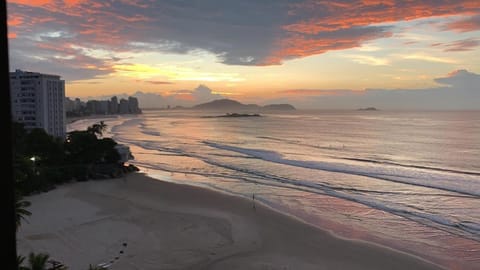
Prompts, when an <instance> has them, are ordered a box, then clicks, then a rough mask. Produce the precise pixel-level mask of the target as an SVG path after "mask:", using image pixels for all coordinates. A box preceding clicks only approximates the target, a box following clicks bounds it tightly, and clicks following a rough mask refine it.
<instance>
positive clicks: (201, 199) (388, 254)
mask: <svg viewBox="0 0 480 270" xmlns="http://www.w3.org/2000/svg"><path fill="white" fill-rule="evenodd" d="M27 199H28V200H29V201H31V203H32V206H31V207H30V208H29V210H30V211H31V212H32V213H33V214H32V216H31V217H30V218H29V219H28V222H24V223H23V225H22V227H21V228H20V230H19V232H18V236H17V238H18V240H17V249H18V253H19V254H22V255H27V254H28V252H30V251H35V252H46V253H49V254H50V256H51V258H53V259H55V260H58V261H61V262H63V263H64V264H65V265H67V266H69V269H73V270H77V269H78V270H80V269H88V265H89V264H101V263H109V264H111V269H145V270H147V269H258V270H260V269H262V270H267V269H268V270H273V269H282V270H283V269H439V268H438V267H437V266H435V265H433V264H430V263H428V262H426V261H423V260H421V259H419V258H417V257H413V256H410V255H407V254H404V253H400V252H397V251H394V250H391V249H388V248H384V247H380V246H377V245H373V244H370V243H365V242H360V241H352V240H345V239H341V238H338V237H335V236H333V235H331V234H330V233H328V232H326V231H323V230H320V229H318V228H315V227H313V226H310V225H308V224H305V223H303V222H301V221H299V220H297V219H294V218H292V217H289V216H286V215H283V214H280V213H278V212H276V211H273V210H271V209H269V208H268V207H265V206H262V205H259V204H256V205H255V207H254V204H253V201H251V200H247V199H243V198H239V197H233V196H229V195H226V194H222V193H218V192H213V191H210V190H206V189H201V188H197V187H192V186H186V185H179V184H173V183H167V182H161V181H158V180H155V179H152V178H149V177H146V176H144V175H143V174H140V173H136V174H131V175H129V176H127V177H126V178H121V179H111V180H101V181H89V182H81V183H72V184H65V185H63V186H60V187H58V188H57V189H55V190H52V191H50V192H48V193H43V194H39V195H34V196H31V197H28V198H27Z"/></svg>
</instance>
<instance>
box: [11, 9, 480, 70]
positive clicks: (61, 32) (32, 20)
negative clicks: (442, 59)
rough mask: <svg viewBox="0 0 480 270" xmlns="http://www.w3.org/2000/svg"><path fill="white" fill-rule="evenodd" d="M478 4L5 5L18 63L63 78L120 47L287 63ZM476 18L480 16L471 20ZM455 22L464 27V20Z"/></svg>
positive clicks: (111, 60)
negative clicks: (397, 24)
mask: <svg viewBox="0 0 480 270" xmlns="http://www.w3.org/2000/svg"><path fill="white" fill-rule="evenodd" d="M478 12H479V5H478V2H477V1H471V0H461V1H460V0H455V1H453V0H438V1H431V0H430V1H427V0H425V1H372V0H369V1H367V0H362V1H360V0H358V1H313V0H295V1H293V0H264V1H257V0H243V1H225V0H203V1H176V0H162V1H151V0H134V1H133V0H130V1H126V0H122V1H113V0H108V1H93V0H85V1H74V0H70V1H57V0H55V1H54V0H37V1H34V0H31V1H27V0H10V1H9V3H8V14H9V30H10V33H9V35H10V36H11V37H12V38H11V39H10V46H11V48H12V54H11V64H12V67H15V68H23V69H26V70H33V68H32V67H31V66H30V64H32V65H33V63H35V62H36V61H37V62H38V61H39V62H41V63H43V64H44V66H43V67H44V68H42V69H41V70H42V71H43V70H45V71H47V72H51V70H54V69H55V67H53V65H59V66H62V69H63V70H64V72H62V74H65V75H64V77H65V78H66V79H83V78H92V77H94V76H95V75H102V74H107V73H109V72H111V70H112V67H113V66H114V65H115V64H116V63H118V62H119V61H121V59H119V58H118V56H117V55H116V54H117V53H120V52H131V51H133V52H144V51H159V52H169V53H180V54H185V53H189V52H192V51H195V50H205V51H208V52H211V53H213V54H215V55H216V56H217V58H218V61H219V62H222V63H225V64H229V65H274V64H281V63H282V62H283V61H285V60H288V59H294V58H299V57H306V56H310V55H315V54H321V53H325V52H328V51H331V50H341V49H348V48H352V47H357V46H360V45H361V44H362V43H364V42H365V41H368V40H372V39H377V38H383V37H388V36H390V35H391V31H392V28H389V27H387V26H373V25H372V24H378V23H393V22H396V21H402V20H413V19H417V18H426V17H432V16H446V15H458V14H472V13H478ZM477 20H478V16H474V17H472V19H471V21H465V22H466V23H467V24H468V23H470V24H471V23H472V22H473V23H474V24H475V22H476V21H477ZM451 27H453V28H455V29H461V27H460V23H458V24H457V25H456V26H455V25H452V26H451ZM467 28H468V27H467ZM467 28H464V29H467ZM468 29H469V28H468ZM82 48H86V49H94V50H106V51H109V52H111V55H109V56H105V55H98V54H91V53H89V52H88V50H85V49H82ZM65 55H66V57H67V58H65V57H64V58H61V57H62V56H65ZM39 56H40V58H38V57H39ZM55 56H57V57H56V58H55ZM58 56H60V59H63V60H62V61H60V60H59V58H58ZM33 57H37V59H34V58H33ZM106 57H107V58H106ZM93 67H97V69H96V70H97V71H96V72H95V70H94V69H93ZM90 69H92V70H90Z"/></svg>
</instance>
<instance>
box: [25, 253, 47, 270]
mask: <svg viewBox="0 0 480 270" xmlns="http://www.w3.org/2000/svg"><path fill="white" fill-rule="evenodd" d="M49 258H50V255H48V254H45V253H39V254H35V253H33V252H31V253H30V254H29V255H28V265H29V267H28V268H27V269H28V270H48V268H47V262H48V259H49Z"/></svg>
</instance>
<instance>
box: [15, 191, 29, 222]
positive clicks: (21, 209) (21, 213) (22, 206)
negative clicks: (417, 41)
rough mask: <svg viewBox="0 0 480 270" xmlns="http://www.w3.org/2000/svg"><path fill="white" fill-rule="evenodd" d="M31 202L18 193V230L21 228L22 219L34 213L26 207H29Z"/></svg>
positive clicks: (16, 201)
mask: <svg viewBox="0 0 480 270" xmlns="http://www.w3.org/2000/svg"><path fill="white" fill-rule="evenodd" d="M30 205H31V203H30V202H29V201H25V200H23V198H22V197H21V196H20V195H19V194H17V196H15V219H16V223H17V230H18V228H20V225H21V223H22V220H26V217H27V216H31V215H32V213H31V212H30V211H28V210H27V209H26V208H27V207H29V206H30Z"/></svg>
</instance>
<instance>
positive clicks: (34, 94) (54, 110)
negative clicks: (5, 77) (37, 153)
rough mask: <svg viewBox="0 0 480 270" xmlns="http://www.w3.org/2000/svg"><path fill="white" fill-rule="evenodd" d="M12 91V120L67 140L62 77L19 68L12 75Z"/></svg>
mask: <svg viewBox="0 0 480 270" xmlns="http://www.w3.org/2000/svg"><path fill="white" fill-rule="evenodd" d="M10 89H11V99H12V100H11V101H12V118H13V121H16V122H20V123H23V124H24V125H25V128H26V129H33V128H43V129H44V130H45V131H46V132H47V133H48V134H51V135H53V136H56V137H65V133H66V122H65V107H64V106H65V105H64V102H65V81H64V80H61V79H60V76H58V75H49V74H42V73H37V72H28V71H22V70H18V69H17V70H16V71H15V72H10Z"/></svg>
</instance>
